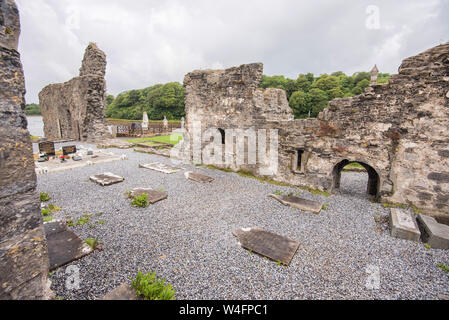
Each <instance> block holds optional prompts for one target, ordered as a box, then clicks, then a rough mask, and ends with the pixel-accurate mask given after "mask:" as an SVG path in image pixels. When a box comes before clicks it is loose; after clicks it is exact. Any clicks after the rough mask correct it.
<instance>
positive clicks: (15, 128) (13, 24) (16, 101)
mask: <svg viewBox="0 0 449 320" xmlns="http://www.w3.org/2000/svg"><path fill="white" fill-rule="evenodd" d="M6 29H7V30H10V31H11V32H12V33H9V34H8V35H7V36H5V35H1V32H0V300H4V299H43V298H45V297H46V295H47V275H48V269H49V262H48V254H47V242H46V239H45V233H44V228H43V222H42V214H41V210H40V201H39V195H38V194H37V191H36V174H35V171H34V160H33V151H32V147H31V141H30V134H29V132H28V130H27V120H26V117H25V112H24V110H25V99H24V94H25V83H24V77H23V69H22V64H21V62H20V55H19V53H18V52H17V43H18V38H19V34H20V24H19V14H18V10H17V7H16V5H15V3H14V2H13V1H11V0H0V30H6ZM8 32H9V31H8Z"/></svg>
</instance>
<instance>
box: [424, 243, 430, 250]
mask: <svg viewBox="0 0 449 320" xmlns="http://www.w3.org/2000/svg"><path fill="white" fill-rule="evenodd" d="M424 247H426V248H427V249H432V247H431V246H430V244H428V243H425V244H424Z"/></svg>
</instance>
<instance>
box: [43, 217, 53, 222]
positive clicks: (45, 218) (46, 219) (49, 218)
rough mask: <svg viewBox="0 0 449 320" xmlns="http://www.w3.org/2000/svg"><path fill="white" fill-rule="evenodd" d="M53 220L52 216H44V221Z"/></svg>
mask: <svg viewBox="0 0 449 320" xmlns="http://www.w3.org/2000/svg"><path fill="white" fill-rule="evenodd" d="M52 220H53V217H52V216H48V217H44V222H51V221H52Z"/></svg>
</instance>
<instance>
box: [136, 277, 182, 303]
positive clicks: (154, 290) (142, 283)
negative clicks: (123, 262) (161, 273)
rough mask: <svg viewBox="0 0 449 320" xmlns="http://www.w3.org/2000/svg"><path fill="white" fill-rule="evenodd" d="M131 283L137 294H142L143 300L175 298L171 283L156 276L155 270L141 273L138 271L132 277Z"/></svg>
mask: <svg viewBox="0 0 449 320" xmlns="http://www.w3.org/2000/svg"><path fill="white" fill-rule="evenodd" d="M131 285H132V287H133V288H134V290H136V294H137V296H142V297H143V298H144V299H145V300H175V290H174V289H173V287H172V285H171V284H169V283H165V280H164V279H161V278H158V277H157V276H156V272H150V273H147V274H143V273H142V272H141V271H139V272H138V273H137V276H136V278H135V279H132V283H131Z"/></svg>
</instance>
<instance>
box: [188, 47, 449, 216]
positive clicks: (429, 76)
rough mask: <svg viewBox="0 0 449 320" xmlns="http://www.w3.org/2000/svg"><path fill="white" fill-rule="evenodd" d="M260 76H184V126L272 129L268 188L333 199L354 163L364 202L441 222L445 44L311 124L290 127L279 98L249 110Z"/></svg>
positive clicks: (447, 157) (446, 180) (446, 206)
mask: <svg viewBox="0 0 449 320" xmlns="http://www.w3.org/2000/svg"><path fill="white" fill-rule="evenodd" d="M256 66H257V67H256ZM237 70H238V72H236V71H237ZM247 70H257V72H245V71H247ZM261 73H262V65H260V64H256V65H246V66H241V67H239V68H233V69H229V70H225V71H216V72H213V71H207V72H194V73H192V74H189V75H187V76H186V80H185V85H186V114H187V123H186V126H187V127H188V126H189V125H191V122H192V120H201V121H202V123H203V128H204V127H206V128H207V127H209V126H217V127H220V126H222V127H224V128H233V127H244V128H245V127H250V126H255V127H256V128H273V129H279V140H280V141H279V170H278V173H277V174H276V175H275V177H274V178H275V179H276V180H279V181H284V182H287V183H290V184H294V185H300V186H307V187H311V188H317V189H321V190H331V191H335V190H336V189H337V188H338V187H339V181H340V173H341V170H342V169H343V167H344V166H345V165H346V164H348V163H350V162H359V163H360V164H362V165H363V166H364V167H365V168H366V169H367V171H368V175H369V184H368V186H367V192H368V193H370V194H373V195H375V196H376V197H378V198H380V199H381V200H383V201H391V202H396V203H407V204H412V205H415V206H416V207H418V208H420V209H422V210H423V211H424V212H427V213H431V214H434V215H438V214H445V215H446V216H447V214H449V169H448V168H449V151H448V150H449V147H448V145H449V144H448V142H449V131H448V128H449V105H448V101H449V44H444V45H440V46H437V47H435V48H432V49H430V50H428V51H426V52H423V53H421V54H419V55H417V56H414V57H411V58H408V59H405V60H404V62H403V63H402V65H401V67H400V68H399V74H397V75H394V76H392V77H391V79H390V81H389V83H387V84H379V85H377V84H376V85H372V86H370V87H369V88H367V90H366V91H365V92H364V93H363V94H361V95H359V96H356V97H352V98H343V99H335V100H333V101H331V102H330V103H329V106H328V108H327V109H325V110H324V111H323V112H322V113H320V114H319V116H318V117H317V118H316V119H297V120H291V110H290V111H288V110H287V109H288V104H287V102H286V99H285V100H284V99H279V100H276V98H273V96H272V95H270V97H272V98H269V99H264V100H261V101H264V103H263V104H258V103H255V101H259V100H257V98H256V97H258V96H260V94H262V95H263V91H262V90H258V89H256V87H257V85H258V83H259V81H260V76H259V75H261ZM236 75H237V76H236ZM239 75H241V76H240V78H239ZM240 79H241V80H240ZM223 80H226V81H223ZM239 80H240V82H239ZM192 83H193V84H192ZM236 84H237V88H238V89H237V90H235V88H236ZM280 91H282V90H280ZM259 92H260V93H259ZM265 92H270V91H267V90H265ZM276 92H277V91H276ZM277 95H278V96H282V93H281V92H277ZM281 120H283V121H281ZM298 151H299V153H298ZM298 155H299V156H300V157H301V161H300V167H298ZM254 171H255V170H253V172H254Z"/></svg>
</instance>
